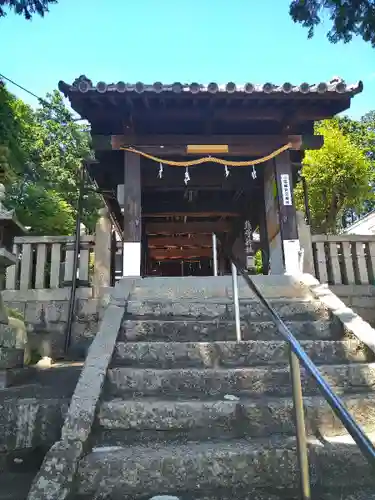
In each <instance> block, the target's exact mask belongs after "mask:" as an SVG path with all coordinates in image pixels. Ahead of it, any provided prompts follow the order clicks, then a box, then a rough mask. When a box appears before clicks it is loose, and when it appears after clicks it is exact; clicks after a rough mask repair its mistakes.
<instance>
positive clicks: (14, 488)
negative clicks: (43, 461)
mask: <svg viewBox="0 0 375 500" xmlns="http://www.w3.org/2000/svg"><path fill="white" fill-rule="evenodd" d="M34 476H35V474H34V473H20V474H15V473H0V500H26V498H27V495H28V493H29V490H30V487H31V483H32V481H33V479H34Z"/></svg>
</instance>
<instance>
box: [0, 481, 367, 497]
mask: <svg viewBox="0 0 375 500" xmlns="http://www.w3.org/2000/svg"><path fill="white" fill-rule="evenodd" d="M270 490H272V491H270ZM312 493H313V495H314V497H313V498H316V499H319V500H375V492H374V489H373V488H371V487H370V488H368V487H358V486H356V487H355V488H349V487H348V486H344V487H330V488H321V487H318V486H316V485H315V486H313V487H312ZM233 499H235V500H301V493H300V489H299V488H296V487H295V488H282V489H279V488H272V489H270V488H267V487H265V488H257V489H255V490H253V489H252V490H251V491H249V488H248V487H247V488H241V489H240V488H234V487H233V486H231V487H230V488H229V489H228V488H226V489H222V488H218V489H215V490H214V491H211V492H210V493H208V494H207V493H200V492H194V493H185V492H184V493H182V494H179V496H178V497H176V496H175V495H173V496H170V495H156V496H155V497H154V496H153V497H152V498H151V497H150V496H149V495H148V496H147V497H144V496H143V495H141V496H137V497H136V498H135V497H134V496H132V497H128V496H127V497H124V499H123V500H233ZM0 500H1V497H0ZM6 500H8V499H6ZM73 500H92V497H91V496H89V497H88V496H87V495H78V496H75V497H74V499H73Z"/></svg>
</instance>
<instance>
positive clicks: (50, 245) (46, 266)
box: [5, 211, 121, 296]
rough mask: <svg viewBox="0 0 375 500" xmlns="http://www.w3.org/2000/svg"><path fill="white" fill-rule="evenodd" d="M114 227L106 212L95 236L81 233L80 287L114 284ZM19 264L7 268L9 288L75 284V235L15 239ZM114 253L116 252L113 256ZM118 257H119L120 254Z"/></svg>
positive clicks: (41, 288)
mask: <svg viewBox="0 0 375 500" xmlns="http://www.w3.org/2000/svg"><path fill="white" fill-rule="evenodd" d="M120 247H121V245H119V243H117V245H115V248H114V245H113V227H112V224H111V221H110V220H109V218H108V216H107V213H106V212H105V211H103V213H102V214H101V217H100V218H99V220H98V223H97V225H96V230H95V234H94V235H89V236H87V235H82V236H81V242H80V250H79V255H78V266H77V283H76V284H77V287H80V288H91V289H94V291H95V292H94V295H96V296H97V295H98V294H99V293H100V289H101V288H106V287H109V286H112V285H113V279H114V273H115V266H116V261H115V257H116V255H115V254H116V252H117V253H118V250H119V248H120ZM14 253H15V254H16V255H17V256H18V257H19V258H18V261H17V263H16V265H14V266H10V267H9V268H8V269H7V274H6V283H5V288H6V290H9V291H11V290H12V291H19V292H27V291H30V290H50V291H53V290H58V289H61V288H70V287H71V285H72V279H73V271H74V255H75V237H74V236H21V237H16V238H15V239H14ZM112 254H113V255H112ZM118 257H119V256H118Z"/></svg>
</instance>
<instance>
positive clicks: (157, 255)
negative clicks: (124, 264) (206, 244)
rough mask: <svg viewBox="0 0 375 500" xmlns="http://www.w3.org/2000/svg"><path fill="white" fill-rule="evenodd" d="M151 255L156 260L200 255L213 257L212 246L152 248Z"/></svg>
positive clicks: (184, 258)
mask: <svg viewBox="0 0 375 500" xmlns="http://www.w3.org/2000/svg"><path fill="white" fill-rule="evenodd" d="M149 255H150V257H151V258H152V259H155V260H166V259H182V260H187V259H193V258H199V257H212V249H211V248H199V247H198V248H184V249H182V250H181V249H179V248H171V249H160V248H150V250H149Z"/></svg>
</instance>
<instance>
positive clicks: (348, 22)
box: [290, 0, 375, 47]
mask: <svg viewBox="0 0 375 500" xmlns="http://www.w3.org/2000/svg"><path fill="white" fill-rule="evenodd" d="M325 14H328V16H329V18H330V20H331V22H332V27H331V29H330V31H329V32H328V39H329V40H330V41H331V42H333V43H337V42H338V41H344V42H349V41H350V40H351V39H352V37H353V35H359V36H361V37H362V38H363V40H365V41H366V42H370V43H371V45H372V46H373V47H375V0H293V1H292V2H291V4H290V15H291V17H292V19H293V21H294V22H297V23H300V24H302V26H304V27H306V28H308V36H309V38H311V37H312V36H313V35H314V28H315V27H316V26H318V25H319V24H320V23H321V22H322V17H323V16H324V15H325Z"/></svg>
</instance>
